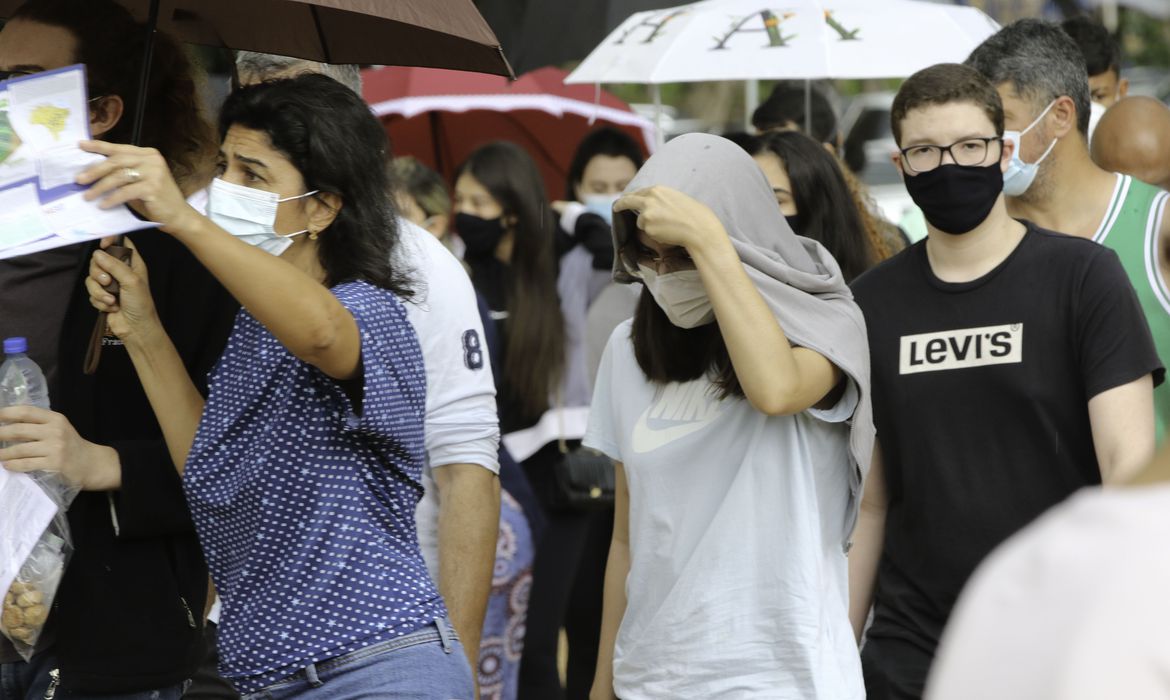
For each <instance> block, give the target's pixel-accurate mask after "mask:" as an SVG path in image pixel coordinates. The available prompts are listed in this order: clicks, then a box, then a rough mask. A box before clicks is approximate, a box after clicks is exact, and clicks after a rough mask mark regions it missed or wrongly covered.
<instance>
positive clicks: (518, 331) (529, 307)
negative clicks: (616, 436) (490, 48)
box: [455, 141, 565, 419]
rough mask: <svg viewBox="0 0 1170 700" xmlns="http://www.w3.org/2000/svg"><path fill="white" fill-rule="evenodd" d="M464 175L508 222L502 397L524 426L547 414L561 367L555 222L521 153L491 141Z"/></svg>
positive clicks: (562, 340) (471, 158) (468, 163)
mask: <svg viewBox="0 0 1170 700" xmlns="http://www.w3.org/2000/svg"><path fill="white" fill-rule="evenodd" d="M463 173H469V174H470V175H471V176H472V177H474V178H475V179H476V180H477V181H478V182H479V183H480V184H481V185H483V187H484V189H486V190H487V191H488V193H489V194H491V196H492V198H493V199H495V200H496V202H497V203H499V205H500V206H501V207H502V208H503V210H504V214H503V216H504V218H505V219H508V218H514V219H515V225H514V226H512V227H511V230H512V231H513V232H514V236H515V239H514V241H513V244H512V260H511V274H510V276H509V280H508V285H509V289H508V297H507V305H508V323H507V326H506V330H505V341H506V343H507V348H508V350H507V353H506V356H505V357H504V363H503V364H504V381H503V382H502V389H501V390H502V391H503V392H504V393H505V394H506V395H507V396H508V397H509V398H511V399H512V400H514V401H515V402H516V403H517V405H518V406H519V407H520V410H521V412H522V413H523V414H524V418H526V419H533V418H537V417H539V416H540V415H541V414H542V413H544V412H545V411H546V410H547V409H548V397H549V393H550V391H551V389H552V388H553V387H555V386H557V385H559V383H560V380H561V375H562V373H563V371H564V365H565V324H564V317H563V316H562V314H561V306H560V300H559V298H558V297H557V284H556V267H555V265H556V258H555V256H554V254H553V246H552V243H553V228H552V227H553V217H552V215H551V214H550V213H549V211H548V205H547V201H548V200H547V198H546V196H545V191H544V181H543V180H542V179H541V177H540V171H539V170H537V168H536V164H535V163H533V162H532V158H531V157H529V155H528V154H527V153H525V152H524V149H522V148H520V147H519V146H517V145H515V144H513V143H508V142H506V141H496V142H494V143H489V144H487V145H485V146H481V147H480V148H478V149H476V151H475V152H474V153H472V154H471V156H469V157H468V159H467V161H466V162H464V163H463V165H462V166H460V168H459V171H458V172H457V173H456V174H455V177H456V178H458V177H459V176H460V175H462V174H463Z"/></svg>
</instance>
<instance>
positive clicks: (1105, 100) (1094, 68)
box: [1060, 15, 1129, 109]
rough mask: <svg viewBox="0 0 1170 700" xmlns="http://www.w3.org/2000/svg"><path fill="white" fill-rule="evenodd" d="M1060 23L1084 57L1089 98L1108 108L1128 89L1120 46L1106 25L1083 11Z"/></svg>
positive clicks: (1123, 95)
mask: <svg viewBox="0 0 1170 700" xmlns="http://www.w3.org/2000/svg"><path fill="white" fill-rule="evenodd" d="M1060 26H1061V28H1062V29H1064V33H1065V34H1068V35H1069V36H1071V37H1072V39H1073V41H1074V42H1076V44H1077V48H1079V49H1080V50H1081V54H1082V55H1084V57H1085V68H1086V69H1087V70H1088V72H1089V99H1091V100H1092V101H1093V102H1096V103H1097V104H1099V105H1101V106H1102V107H1104V108H1105V109H1109V108H1110V107H1112V106H1113V104H1114V103H1115V102H1117V101H1118V100H1120V99H1122V98H1123V97H1125V95H1126V93H1128V92H1129V80H1127V79H1126V78H1123V77H1121V47H1120V46H1119V45H1118V44H1117V40H1116V39H1114V38H1113V35H1111V34H1110V33H1109V30H1108V29H1106V28H1105V25H1103V24H1101V23H1100V22H1096V21H1094V20H1092V19H1090V18H1089V17H1085V16H1084V15H1080V16H1077V17H1073V18H1072V19H1067V20H1065V21H1064V22H1063V23H1062V24H1061V25H1060Z"/></svg>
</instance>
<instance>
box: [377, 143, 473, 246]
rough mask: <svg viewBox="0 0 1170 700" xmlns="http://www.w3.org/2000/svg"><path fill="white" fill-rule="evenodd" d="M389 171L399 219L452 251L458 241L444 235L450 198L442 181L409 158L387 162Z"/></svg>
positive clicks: (449, 213) (429, 169)
mask: <svg viewBox="0 0 1170 700" xmlns="http://www.w3.org/2000/svg"><path fill="white" fill-rule="evenodd" d="M389 167H390V185H391V187H393V188H394V201H395V203H397V204H398V211H399V212H400V213H401V215H402V218H404V219H406V220H408V221H410V222H412V223H415V224H418V225H419V226H421V227H422V228H423V229H425V230H426V231H427V232H428V233H430V234H431V235H432V236H434V237H435V238H437V239H439V240H440V241H441V242H442V243H443V245H445V246H447V249H448V250H452V248H453V246H452V243H451V242H452V241H457V240H459V239H458V238H457V237H456V236H448V235H447V232H448V231H449V230H450V228H451V194H450V193H449V192H448V191H447V183H445V182H443V177H442V176H441V175H439V174H438V173H437V172H435V171H434V170H432V169H431V168H428V167H427V166H425V165H423V164H422V163H420V162H418V160H417V159H416V158H413V157H411V156H399V157H397V158H395V159H394V160H392V161H390V166H389ZM459 252H460V253H462V251H459Z"/></svg>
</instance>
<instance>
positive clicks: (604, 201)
mask: <svg viewBox="0 0 1170 700" xmlns="http://www.w3.org/2000/svg"><path fill="white" fill-rule="evenodd" d="M620 198H621V195H620V194H587V195H585V196H584V197H582V198H581V203H582V204H584V205H585V211H587V212H589V213H591V214H597V215H598V216H600V217H601V218H603V219H605V223H607V224H609V225H610V226H613V205H614V203H615V202H617V201H618V199H620Z"/></svg>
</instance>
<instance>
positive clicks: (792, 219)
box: [784, 212, 804, 236]
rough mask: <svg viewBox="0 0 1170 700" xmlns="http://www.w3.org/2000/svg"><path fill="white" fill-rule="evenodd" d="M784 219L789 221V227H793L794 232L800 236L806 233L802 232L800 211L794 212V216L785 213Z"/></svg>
mask: <svg viewBox="0 0 1170 700" xmlns="http://www.w3.org/2000/svg"><path fill="white" fill-rule="evenodd" d="M784 220H785V221H787V222H788V228H790V229H792V232H793V233H795V234H796V235H798V236H803V235H804V234H803V233H801V232H800V213H799V212H797V213H796V214H793V215H792V216H789V215H787V214H785V215H784Z"/></svg>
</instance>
